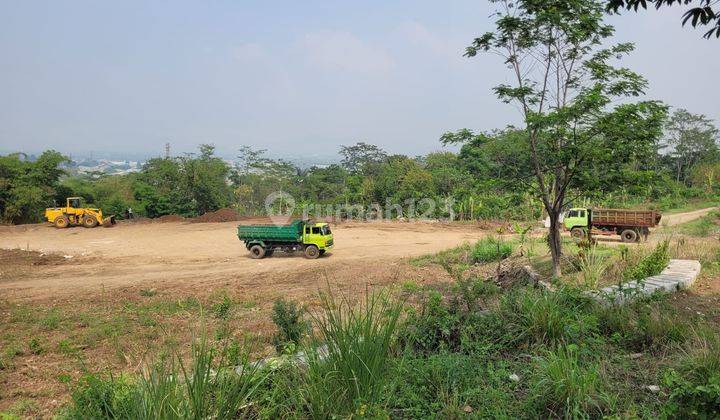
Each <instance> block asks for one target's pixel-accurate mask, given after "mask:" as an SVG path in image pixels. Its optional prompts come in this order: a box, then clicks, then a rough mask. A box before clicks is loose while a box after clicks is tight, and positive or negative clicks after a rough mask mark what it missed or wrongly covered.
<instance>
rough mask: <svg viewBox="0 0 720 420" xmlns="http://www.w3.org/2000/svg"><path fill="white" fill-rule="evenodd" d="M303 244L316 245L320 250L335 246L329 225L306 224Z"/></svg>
mask: <svg viewBox="0 0 720 420" xmlns="http://www.w3.org/2000/svg"><path fill="white" fill-rule="evenodd" d="M303 244H305V245H315V246H317V247H318V249H320V250H325V249H328V248H330V247H332V246H333V235H332V232H331V231H330V225H328V224H327V223H313V224H306V225H305V228H304V231H303Z"/></svg>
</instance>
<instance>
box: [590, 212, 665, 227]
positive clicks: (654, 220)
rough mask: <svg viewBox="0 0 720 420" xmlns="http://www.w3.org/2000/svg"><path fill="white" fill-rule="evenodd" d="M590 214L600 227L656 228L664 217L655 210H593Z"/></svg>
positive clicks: (594, 223)
mask: <svg viewBox="0 0 720 420" xmlns="http://www.w3.org/2000/svg"><path fill="white" fill-rule="evenodd" d="M590 214H591V217H592V224H593V225H598V226H629V227H635V226H637V227H655V226H657V225H658V223H660V218H661V217H662V216H661V214H660V213H658V212H657V211H654V210H622V209H591V212H590Z"/></svg>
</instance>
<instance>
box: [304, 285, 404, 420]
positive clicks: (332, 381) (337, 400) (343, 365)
mask: <svg viewBox="0 0 720 420" xmlns="http://www.w3.org/2000/svg"><path fill="white" fill-rule="evenodd" d="M321 301H322V306H323V311H321V312H320V313H318V314H315V315H314V316H313V323H314V325H316V326H317V329H318V336H317V337H315V338H316V340H315V341H316V343H317V344H324V346H320V347H319V348H318V347H312V348H310V349H307V350H306V354H307V355H308V359H307V370H306V371H305V372H304V374H303V377H302V387H301V389H300V391H299V392H300V395H299V400H300V401H302V406H304V407H306V408H307V410H308V415H309V416H310V417H313V418H330V417H347V416H350V415H352V414H358V413H359V412H360V411H362V412H365V411H366V410H367V409H368V408H370V409H372V410H378V409H379V407H378V404H379V403H380V402H381V401H382V399H383V397H384V395H383V392H384V391H385V390H386V388H387V386H388V382H389V376H388V366H389V361H390V358H391V350H392V347H393V344H394V342H395V339H396V332H397V328H398V325H399V320H400V314H401V312H402V304H400V303H398V302H396V301H393V300H392V299H390V298H389V297H388V296H387V295H385V294H382V293H381V294H370V295H368V296H366V298H365V300H364V302H362V304H361V305H359V306H353V305H352V304H350V302H348V301H347V300H346V299H344V298H336V297H334V296H333V295H332V294H329V293H328V294H322V295H321ZM381 411H382V410H380V412H381ZM360 417H362V416H360Z"/></svg>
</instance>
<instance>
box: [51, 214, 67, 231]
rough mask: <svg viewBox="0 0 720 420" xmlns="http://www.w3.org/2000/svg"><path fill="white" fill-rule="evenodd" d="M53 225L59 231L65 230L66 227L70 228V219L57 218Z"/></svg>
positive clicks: (64, 217)
mask: <svg viewBox="0 0 720 420" xmlns="http://www.w3.org/2000/svg"><path fill="white" fill-rule="evenodd" d="M53 224H54V225H55V227H56V228H58V229H65V228H66V227H68V226H70V219H68V218H67V216H60V217H56V218H55V221H54V222H53Z"/></svg>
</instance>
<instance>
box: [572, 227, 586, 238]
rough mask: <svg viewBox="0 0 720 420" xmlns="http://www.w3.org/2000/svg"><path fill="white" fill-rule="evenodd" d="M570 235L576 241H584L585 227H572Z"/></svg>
mask: <svg viewBox="0 0 720 420" xmlns="http://www.w3.org/2000/svg"><path fill="white" fill-rule="evenodd" d="M570 236H572V238H573V239H574V240H576V241H582V240H583V239H585V229H583V228H578V227H575V228H572V229H570Z"/></svg>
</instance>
